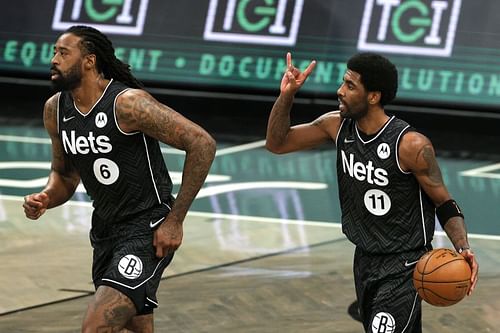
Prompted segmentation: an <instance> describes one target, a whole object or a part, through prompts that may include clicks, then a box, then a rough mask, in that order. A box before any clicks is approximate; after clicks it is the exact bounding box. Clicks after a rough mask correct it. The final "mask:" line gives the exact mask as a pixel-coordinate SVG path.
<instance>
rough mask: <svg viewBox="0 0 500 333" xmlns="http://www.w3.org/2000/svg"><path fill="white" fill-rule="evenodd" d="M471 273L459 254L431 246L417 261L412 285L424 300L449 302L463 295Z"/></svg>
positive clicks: (433, 303)
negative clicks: (431, 248)
mask: <svg viewBox="0 0 500 333" xmlns="http://www.w3.org/2000/svg"><path fill="white" fill-rule="evenodd" d="M470 277H471V269H470V266H469V264H468V263H467V261H466V260H465V259H464V257H463V256H462V255H460V254H458V253H457V252H455V251H453V250H450V249H434V250H432V251H429V252H427V253H426V254H424V255H423V256H422V257H421V258H420V260H419V261H418V262H417V265H416V266H415V269H414V271H413V285H414V286H415V288H416V289H417V292H418V294H419V295H420V297H421V298H422V299H423V300H424V301H426V302H427V303H429V304H431V305H435V306H450V305H453V304H455V303H458V302H459V301H460V300H462V298H464V297H465V295H466V294H467V290H469V286H470Z"/></svg>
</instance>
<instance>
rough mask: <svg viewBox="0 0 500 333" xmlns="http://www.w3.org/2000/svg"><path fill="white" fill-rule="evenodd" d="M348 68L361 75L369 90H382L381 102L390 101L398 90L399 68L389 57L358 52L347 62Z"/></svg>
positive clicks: (386, 102) (382, 103) (383, 103)
mask: <svg viewBox="0 0 500 333" xmlns="http://www.w3.org/2000/svg"><path fill="white" fill-rule="evenodd" d="M347 68H348V69H350V70H352V71H354V72H356V73H359V74H360V75H361V83H362V84H363V86H364V87H365V89H366V90H368V91H380V93H381V96H380V104H381V105H382V106H384V105H386V104H388V103H390V102H391V101H392V100H393V99H394V98H395V97H396V93H397V91H398V70H397V69H396V66H394V64H393V63H392V62H391V61H390V60H389V59H387V58H385V57H383V56H381V55H379V54H375V53H358V54H356V55H354V56H352V57H351V58H350V59H349V61H348V62H347Z"/></svg>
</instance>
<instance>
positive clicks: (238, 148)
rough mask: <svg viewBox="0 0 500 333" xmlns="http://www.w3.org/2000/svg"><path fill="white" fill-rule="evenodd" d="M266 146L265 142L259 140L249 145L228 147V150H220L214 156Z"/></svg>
mask: <svg viewBox="0 0 500 333" xmlns="http://www.w3.org/2000/svg"><path fill="white" fill-rule="evenodd" d="M265 144H266V140H259V141H255V142H250V143H245V144H242V145H238V146H234V147H229V148H222V149H219V150H217V152H216V153H215V155H216V156H222V155H227V154H232V153H239V152H242V151H245V150H251V149H255V148H259V147H264V146H265Z"/></svg>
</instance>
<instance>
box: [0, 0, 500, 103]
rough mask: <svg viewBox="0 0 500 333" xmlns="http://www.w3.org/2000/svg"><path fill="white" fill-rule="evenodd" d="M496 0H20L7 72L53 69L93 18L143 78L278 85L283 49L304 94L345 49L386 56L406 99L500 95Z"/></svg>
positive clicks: (337, 66)
mask: <svg viewBox="0 0 500 333" xmlns="http://www.w3.org/2000/svg"><path fill="white" fill-rule="evenodd" d="M497 13H500V1H496V0H489V1H487V0H359V1H345V0H182V1H180V0H175V1H174V0H42V1H32V0H16V1H15V3H10V4H9V5H7V4H4V5H3V6H2V8H1V13H0V16H1V18H2V19H1V20H0V75H3V76H14V77H24V78H26V77H30V78H31V77H32V78H38V79H39V78H47V80H48V73H49V67H50V60H51V57H52V53H53V44H54V42H55V40H56V39H57V36H58V35H60V34H61V33H62V32H63V31H64V30H65V29H67V28H68V27H70V26H72V25H79V24H84V25H91V26H93V27H95V28H97V29H99V30H101V31H102V32H104V33H106V34H107V35H108V36H109V37H110V38H111V40H112V41H113V43H114V45H115V48H116V55H117V57H118V58H120V59H121V60H123V61H124V62H127V63H129V64H130V65H131V66H132V69H133V72H134V74H135V75H136V76H137V77H138V78H139V79H141V80H142V81H144V82H145V83H146V84H147V85H155V86H158V87H165V88H178V89H193V90H209V91H226V92H227V91H231V92H239V93H248V94H252V93H261V94H262V93H265V94H271V95H275V94H276V92H277V90H278V88H279V82H280V80H281V77H282V74H283V71H284V68H285V64H286V60H285V55H286V52H288V51H290V52H292V57H293V61H294V64H295V65H296V66H298V67H300V68H305V67H306V66H307V65H308V64H309V63H310V61H311V60H312V59H315V60H317V66H316V68H315V70H314V72H313V73H312V74H311V76H310V77H309V80H308V81H307V83H306V84H305V85H304V87H303V88H302V90H301V93H302V94H303V95H305V96H309V97H318V96H321V97H328V98H335V93H336V90H337V88H338V86H339V85H340V83H341V82H342V77H343V74H344V71H345V66H346V61H347V59H348V58H349V57H350V56H351V55H353V54H355V53H358V52H376V53H381V54H383V55H385V56H387V57H389V58H390V59H391V60H392V61H393V62H394V63H395V64H396V65H397V66H398V69H399V77H400V81H399V95H398V100H399V101H403V102H405V101H407V102H412V103H418V102H422V103H429V104H433V105H439V104H442V105H453V106H457V105H465V106H467V105H469V106H475V107H480V108H481V107H482V108H488V109H495V107H497V106H499V105H500V21H499V20H498V18H497V16H498V15H497Z"/></svg>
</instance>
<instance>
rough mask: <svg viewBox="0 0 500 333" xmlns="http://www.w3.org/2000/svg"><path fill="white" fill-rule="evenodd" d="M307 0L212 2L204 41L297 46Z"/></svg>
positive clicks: (219, 0)
mask: <svg viewBox="0 0 500 333" xmlns="http://www.w3.org/2000/svg"><path fill="white" fill-rule="evenodd" d="M303 5H304V0H210V6H209V9H208V14H207V21H206V24H205V33H204V38H205V39H206V40H215V41H223V42H237V43H252V44H272V45H295V42H296V40H297V32H298V30H299V25H300V18H301V15H302V7H303Z"/></svg>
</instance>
